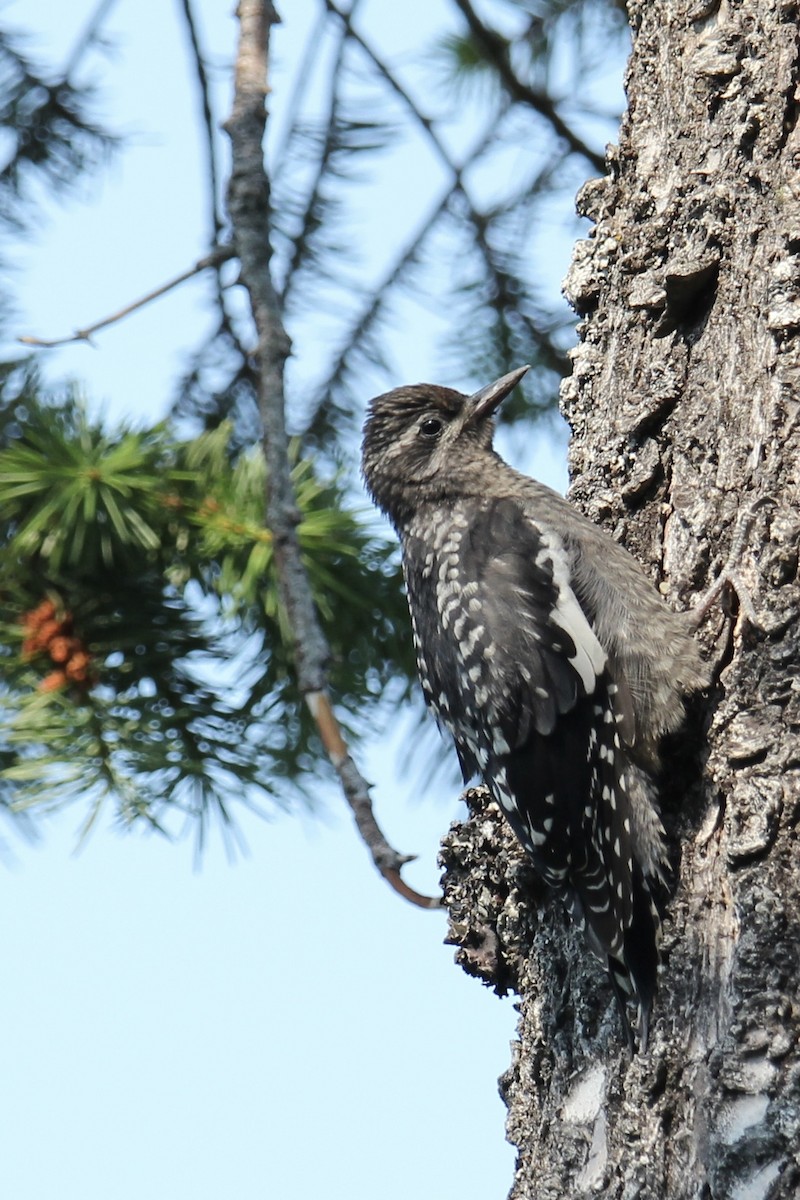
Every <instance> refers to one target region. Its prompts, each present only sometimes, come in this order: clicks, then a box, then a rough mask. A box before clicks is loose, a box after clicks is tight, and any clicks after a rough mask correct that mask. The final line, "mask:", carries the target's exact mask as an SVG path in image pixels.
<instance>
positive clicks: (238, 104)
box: [225, 0, 439, 908]
mask: <svg viewBox="0 0 800 1200" xmlns="http://www.w3.org/2000/svg"><path fill="white" fill-rule="evenodd" d="M237 16H238V19H239V46H238V52H237V56H236V69H235V75H234V101H233V110H232V112H231V116H230V117H229V119H228V121H227V122H226V125H225V128H226V130H227V132H228V134H229V136H230V139H231V146H232V151H233V153H232V169H231V179H230V184H229V188H228V211H229V214H230V219H231V224H232V228H233V236H234V242H235V246H236V252H237V256H238V258H239V261H240V264H241V281H242V283H243V284H244V286H245V287H246V288H247V291H248V294H249V296H250V304H251V307H252V311H253V319H254V322H255V326H256V331H257V335H258V351H257V353H258V363H259V409H260V413H261V420H262V424H263V438H264V453H265V456H266V460H267V498H266V501H267V514H266V515H267V525H268V527H269V528H270V529H271V531H272V535H273V539H274V552H275V566H276V569H277V574H278V582H279V588H280V593H281V600H282V602H283V605H284V608H285V611H286V613H287V616H288V620H289V625H290V628H291V630H292V636H293V640H294V647H293V649H294V661H295V670H296V672H297V682H298V686H299V688H300V691H301V693H302V694H303V696H304V697H305V699H306V703H307V704H308V707H309V711H310V712H311V715H312V716H313V718H314V720H315V722H316V724H317V728H318V730H319V734H320V737H321V738H322V742H323V745H324V746H325V749H326V751H327V753H328V755H329V757H330V760H331V762H332V764H333V766H334V768H335V769H336V772H337V774H338V776H339V779H340V781H341V784H342V789H343V791H344V794H345V797H346V799H347V802H348V804H349V805H350V808H351V809H352V812H353V815H354V817H355V821H356V825H357V827H358V830H359V832H360V834H361V836H362V838H363V839H364V842H365V843H366V845H367V847H368V848H369V850H370V853H371V854H372V859H373V862H374V863H375V866H376V867H377V868H378V870H379V871H380V873H381V875H382V876H383V877H384V879H385V880H386V881H387V882H388V883H389V884H390V885H391V886H392V887H393V888H394V889H395V890H396V891H398V892H399V893H400V894H401V895H403V896H405V898H406V899H408V900H410V901H411V902H412V903H414V904H417V905H419V906H420V907H423V908H436V907H438V906H439V901H438V900H435V899H433V898H431V897H428V896H423V895H420V893H418V892H416V891H414V889H413V888H409V887H408V886H407V884H405V883H404V882H403V880H402V879H401V877H400V871H401V868H402V867H403V865H404V864H405V863H406V862H408V861H409V860H408V858H407V857H406V856H404V855H401V854H399V853H398V852H397V851H396V850H394V849H393V848H392V847H391V846H390V845H389V843H388V842H387V841H386V838H385V837H384V836H383V834H382V833H381V831H380V829H379V827H378V825H377V822H376V821H375V817H374V813H373V811H372V804H371V801H370V796H369V787H368V785H367V782H366V780H365V779H364V778H363V777H362V775H361V774H360V772H359V771H358V769H357V767H356V766H355V763H354V762H353V760H352V758H351V757H350V754H349V752H348V749H347V745H346V743H345V741H344V738H343V736H342V732H341V728H340V726H339V723H338V721H337V720H336V717H335V715H334V712H333V709H332V706H331V702H330V698H329V696H328V690H327V682H328V680H327V669H326V664H327V661H328V657H329V650H328V646H327V643H326V640H325V636H324V634H323V632H322V629H321V627H320V623H319V620H318V617H317V612H316V609H315V607H314V601H313V597H312V594H311V587H310V585H309V581H308V575H307V573H306V570H305V567H304V566H303V562H302V558H301V556H300V548H299V544H298V540H297V525H298V522H299V520H300V512H299V510H298V507H297V500H296V497H295V494H294V489H293V486H292V480H291V474H290V470H289V461H288V455H287V448H288V447H287V435H286V419H285V410H284V390H283V375H284V367H285V363H286V359H287V357H288V355H289V351H290V342H289V338H288V336H287V334H286V331H285V329H284V327H283V321H282V315H281V310H280V304H279V300H278V296H277V294H276V291H275V288H274V286H273V283H272V277H271V273H270V258H271V253H272V252H271V248H270V241H269V180H268V178H267V174H266V171H265V169H264V157H263V151H262V145H263V141H264V134H265V131H266V108H265V103H264V101H265V97H266V95H267V93H268V84H267V78H268V69H267V68H268V51H269V35H270V29H271V27H272V25H273V24H275V23H276V21H277V20H278V17H277V14H276V13H275V10H274V8H273V7H272V5H271V4H270V3H269V0H240V3H239V6H238V9H237Z"/></svg>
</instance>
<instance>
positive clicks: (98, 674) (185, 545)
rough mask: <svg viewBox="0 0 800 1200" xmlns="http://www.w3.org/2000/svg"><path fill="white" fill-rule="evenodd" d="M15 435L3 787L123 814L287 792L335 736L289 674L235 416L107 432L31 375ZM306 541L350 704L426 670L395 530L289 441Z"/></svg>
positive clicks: (258, 496)
mask: <svg viewBox="0 0 800 1200" xmlns="http://www.w3.org/2000/svg"><path fill="white" fill-rule="evenodd" d="M0 427H2V428H4V431H5V432H4V435H3V439H2V444H1V445H0V570H1V571H2V578H3V579H4V580H5V581H7V582H6V583H5V584H4V586H3V589H2V591H1V592H0V656H1V657H2V664H3V669H2V684H1V685H0V706H1V707H2V708H3V710H4V720H3V732H2V735H1V736H0V765H1V768H0V803H3V804H5V805H6V807H11V808H13V809H17V810H30V809H31V808H33V807H36V806H48V807H52V806H57V805H62V804H65V803H68V802H71V801H75V800H78V799H80V800H82V801H83V802H88V805H89V816H88V817H87V825H89V824H91V821H92V820H93V819H94V816H95V815H96V813H97V812H98V811H99V809H100V807H101V806H102V804H103V802H104V801H105V800H107V799H109V798H111V799H113V802H114V803H115V805H116V809H117V812H118V815H119V817H120V819H121V820H122V821H124V822H126V823H127V822H131V821H133V820H140V819H145V820H146V821H149V822H151V823H152V824H154V825H157V826H159V827H162V826H164V825H165V824H166V825H167V826H168V827H171V822H170V820H169V818H168V814H169V813H171V812H176V811H177V812H183V813H185V814H186V815H187V816H192V817H199V818H200V830H201V834H202V832H203V831H204V829H205V826H206V824H207V823H208V821H209V819H211V818H212V817H213V816H217V817H218V818H220V819H221V821H222V822H223V825H224V826H226V827H228V828H231V814H230V810H229V804H230V797H231V796H232V795H235V796H237V798H238V799H239V801H240V802H244V803H246V804H248V805H250V806H252V807H263V805H264V804H266V805H267V806H268V807H269V806H270V805H277V806H282V807H285V806H286V805H287V804H291V803H294V802H295V800H296V799H297V798H298V797H299V795H300V794H301V791H302V789H303V787H304V786H307V784H306V785H304V783H303V777H304V776H306V777H308V776H309V775H310V772H311V771H317V772H318V771H319V769H320V766H321V751H320V748H319V746H318V745H317V743H316V740H315V736H314V732H313V728H312V723H311V721H310V719H309V717H308V715H307V713H306V710H305V706H304V705H303V704H302V702H301V698H300V697H299V695H298V694H297V691H296V689H295V687H294V678H293V672H292V647H291V639H290V637H289V632H288V623H287V620H286V616H285V613H284V612H283V610H282V605H281V602H280V599H279V595H278V588H277V584H276V578H275V572H274V562H273V552H272V540H271V536H270V533H269V530H267V529H266V528H265V527H264V520H263V511H264V490H265V484H266V466H265V462H264V458H263V455H262V453H261V452H260V450H250V451H248V452H247V453H243V454H240V455H238V456H237V457H235V458H232V457H231V455H230V448H229V439H230V429H229V427H227V426H221V427H220V428H218V429H217V430H215V431H213V432H209V433H206V434H203V435H202V436H200V437H199V438H197V439H196V440H194V441H190V442H181V441H179V440H177V439H176V437H175V434H174V433H173V431H172V430H171V429H170V428H169V426H167V425H164V424H162V425H158V426H155V427H153V428H150V429H133V428H122V429H119V430H116V431H114V432H109V431H107V430H105V429H103V428H102V427H101V426H100V425H99V424H98V423H96V422H92V421H90V420H89V418H88V417H87V415H86V412H85V409H84V407H83V406H82V405H81V403H80V402H79V400H78V398H77V397H76V396H74V395H72V396H69V397H67V399H66V401H65V402H64V403H63V404H61V405H59V406H58V407H51V406H48V405H45V404H43V403H41V402H40V401H39V400H38V399H37V398H36V396H35V392H34V390H33V389H31V388H30V387H29V388H28V390H27V392H26V394H25V397H24V401H20V402H17V403H16V404H15V406H14V416H13V419H8V413H7V412H6V414H5V419H4V420H3V421H2V422H0ZM293 474H294V483H295V487H296V489H297V497H298V503H299V506H300V510H301V513H302V520H301V523H300V525H299V527H298V535H299V538H300V544H301V547H302V551H303V557H304V561H305V564H306V566H307V568H308V571H309V577H310V579H311V582H312V587H313V591H314V597H315V600H316V603H317V606H318V608H319V611H320V614H321V618H322V620H323V624H324V627H325V631H326V633H327V635H328V638H329V641H330V645H331V652H332V657H333V665H332V674H333V678H334V684H335V686H336V690H337V696H338V697H339V699H340V702H341V704H342V717H343V719H344V721H345V723H346V724H347V723H348V722H349V724H350V725H351V727H353V728H358V727H359V725H360V723H363V722H364V721H365V720H367V719H368V715H367V714H368V713H369V710H370V708H371V707H374V705H375V703H377V702H378V701H380V700H381V698H382V697H384V696H385V694H386V692H387V689H388V688H389V687H390V685H391V687H392V688H393V691H394V692H395V693H396V692H397V690H398V687H399V688H400V690H401V691H402V690H404V689H406V688H408V686H409V680H410V675H411V671H412V664H411V662H410V661H409V651H408V647H407V639H405V638H403V637H402V636H400V635H399V634H398V632H397V631H398V630H399V629H402V628H403V627H404V625H403V620H402V612H403V600H402V595H401V590H400V581H399V572H398V566H397V562H396V556H395V555H394V553H393V550H392V547H391V545H390V544H389V543H388V542H387V541H386V540H385V539H384V538H382V537H381V536H379V535H377V534H375V533H374V532H373V531H371V530H370V529H369V528H368V527H367V525H366V524H365V522H364V520H363V518H362V517H360V516H359V515H358V514H357V513H354V512H353V511H351V510H350V509H349V508H348V507H347V505H346V503H345V501H344V497H343V495H342V493H341V489H340V488H339V487H338V485H337V483H336V481H335V480H333V481H329V482H321V481H320V480H318V479H317V478H316V476H315V473H314V470H313V469H312V466H311V464H310V463H309V462H308V461H306V460H303V459H301V458H299V457H297V456H296V458H295V463H294V468H293Z"/></svg>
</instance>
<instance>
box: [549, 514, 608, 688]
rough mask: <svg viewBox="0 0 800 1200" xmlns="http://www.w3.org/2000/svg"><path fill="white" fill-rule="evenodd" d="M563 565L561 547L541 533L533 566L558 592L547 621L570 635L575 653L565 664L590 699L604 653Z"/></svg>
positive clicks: (602, 667) (602, 669)
mask: <svg viewBox="0 0 800 1200" xmlns="http://www.w3.org/2000/svg"><path fill="white" fill-rule="evenodd" d="M565 561H566V559H565V555H564V550H563V547H562V546H561V545H560V544H555V543H554V540H553V537H552V535H551V534H548V533H544V532H543V533H542V549H541V550H540V551H539V553H538V554H537V555H536V565H537V567H542V568H549V571H550V574H551V575H552V577H553V582H554V583H555V585H556V588H557V589H558V598H557V600H556V607H555V609H554V610H553V611H552V613H551V614H550V619H551V620H552V622H553V624H554V625H557V626H558V627H559V629H563V630H564V632H565V633H566V634H568V635H569V637H570V640H571V641H572V643H573V645H574V646H575V653H574V654H573V655H571V656H570V657H569V658H568V659H567V661H568V662H570V663H571V664H572V666H573V668H574V670H575V672H576V673H577V674H578V675H579V676H580V679H581V682H582V684H583V686H584V690H585V692H586V695H587V696H591V694H592V693H593V692H594V689H595V684H596V682H597V679H598V677H599V676H600V675H602V673H603V671H604V670H605V666H606V661H607V659H606V652H605V650H604V649H603V647H602V646H601V645H600V643H599V642H598V640H597V635H596V633H595V632H594V630H593V629H592V627H591V625H590V624H589V622H588V621H587V619H586V616H585V614H584V612H583V609H582V608H581V606H580V604H579V603H578V600H577V598H576V596H575V593H574V592H573V590H572V588H571V587H570V584H569V579H568V577H567V571H566V567H565Z"/></svg>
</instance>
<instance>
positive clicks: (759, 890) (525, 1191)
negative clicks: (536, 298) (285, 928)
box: [443, 0, 800, 1200]
mask: <svg viewBox="0 0 800 1200" xmlns="http://www.w3.org/2000/svg"><path fill="white" fill-rule="evenodd" d="M799 10H800V5H798V3H797V2H796V0H638V2H635V3H631V4H630V5H629V11H630V18H631V23H632V26H633V29H634V49H633V55H632V58H631V62H630V66H629V74H628V98H629V109H628V112H627V115H626V117H625V120H624V122H623V126H622V131H621V137H620V145H619V148H618V149H617V150H615V151H614V152H613V153H612V154H611V156H610V160H609V165H610V168H611V170H610V174H609V176H608V177H606V178H605V179H603V180H602V181H596V182H593V183H592V184H590V185H588V186H587V187H586V188H585V189H584V190H583V192H582V195H581V197H580V199H579V204H580V206H581V209H582V211H584V212H585V213H586V215H587V216H589V217H591V218H592V220H593V221H594V223H595V225H594V229H593V232H592V235H591V236H590V237H589V238H588V239H587V240H586V241H584V242H582V243H580V244H579V245H578V247H577V249H576V252H575V257H574V261H573V265H572V267H571V270H570V274H569V278H568V281H567V287H568V293H569V295H570V297H571V299H572V301H573V303H574V305H575V307H576V309H577V310H578V312H579V313H580V314H581V316H582V317H583V321H582V325H581V342H580V346H579V347H578V350H577V351H576V354H575V371H574V374H573V377H572V379H571V380H570V381H568V383H567V384H566V385H565V387H564V390H563V405H564V410H565V413H566V415H567V417H568V419H569V421H570V423H571V425H572V429H573V441H572V449H571V466H572V471H573V479H574V483H573V487H572V492H571V495H572V498H573V499H574V500H575V502H576V503H577V504H578V505H580V507H581V508H583V509H584V510H585V511H586V512H588V513H589V514H590V515H591V516H592V517H593V518H594V519H595V520H597V521H599V522H601V523H602V524H603V525H605V526H606V527H607V528H609V529H611V530H612V531H613V532H614V534H615V535H616V536H617V537H619V538H620V539H621V540H622V541H623V542H624V543H625V544H626V545H627V546H628V547H629V548H630V549H631V550H632V551H633V552H634V553H635V554H636V555H637V557H638V558H639V559H640V560H641V562H642V563H643V564H645V566H646V568H647V569H648V570H649V571H650V572H651V574H652V576H653V579H654V581H655V582H656V583H657V584H658V586H659V587H660V588H661V590H662V592H663V593H664V594H665V596H666V597H667V600H668V602H669V603H671V604H672V605H674V606H675V607H678V608H685V607H689V606H691V604H692V603H694V602H696V600H697V597H698V595H699V594H700V593H701V592H702V591H703V589H705V588H706V587H708V586H709V584H710V583H711V582H712V581H713V580H714V578H715V576H717V575H718V574H719V572H720V570H721V569H722V567H723V566H724V564H725V562H726V559H727V556H728V554H729V552H730V549H731V547H732V545H733V544H734V542H735V541H739V542H740V543H741V542H743V545H742V547H741V559H740V564H739V573H740V577H741V578H740V584H744V585H745V587H746V590H745V588H744V587H742V586H740V588H739V591H738V596H737V595H736V594H733V595H731V597H730V599H729V602H728V604H727V606H725V605H720V606H717V607H715V608H714V609H712V611H711V613H710V615H709V617H708V619H707V621H706V623H705V625H704V627H703V629H702V631H701V634H700V636H701V637H702V638H703V640H704V642H705V644H706V648H707V653H708V657H709V661H710V663H711V665H712V668H713V672H714V678H715V682H714V685H713V686H712V687H711V688H710V689H709V692H708V693H707V694H706V695H704V696H701V697H698V698H696V700H695V701H694V704H693V709H692V713H691V717H690V722H689V728H688V730H687V732H686V733H685V735H684V736H683V737H682V738H680V739H677V740H676V741H675V743H674V745H672V746H670V747H669V748H668V752H667V769H666V771H665V779H664V787H663V806H664V814H665V824H666V826H667V831H668V836H669V841H670V847H671V852H672V857H673V861H674V877H673V880H672V885H671V888H670V892H669V894H668V895H666V896H665V927H664V939H663V957H664V967H663V970H662V974H661V979H660V990H659V995H658V998H657V1002H656V1010H655V1013H654V1023H653V1030H652V1039H651V1046H650V1049H649V1051H648V1053H647V1054H646V1055H640V1056H637V1057H635V1058H634V1059H633V1061H629V1058H628V1055H627V1053H626V1051H625V1047H624V1044H623V1042H622V1040H621V1037H620V1031H619V1027H618V1021H617V1017H616V1015H615V1013H614V1007H613V1002H612V998H611V995H610V991H609V988H608V986H607V984H606V983H605V981H604V978H603V973H602V971H601V969H600V968H599V967H597V968H595V966H594V965H593V964H592V963H591V962H587V960H586V958H585V952H584V950H583V945H582V942H581V939H580V937H579V936H578V934H577V933H576V932H575V931H573V930H571V929H570V928H569V925H568V922H567V918H566V916H565V915H564V913H563V911H562V907H561V905H560V903H559V901H558V900H557V899H555V898H553V897H552V896H548V895H547V894H546V893H545V892H544V890H543V889H542V888H541V886H540V885H538V884H537V883H536V881H535V879H534V878H533V876H532V874H531V872H530V871H529V869H528V868H527V867H526V865H525V863H524V862H523V860H522V857H521V855H520V853H519V852H518V850H517V848H516V846H515V845H514V843H513V840H512V839H511V837H510V835H508V834H507V832H506V830H505V827H504V825H503V824H502V822H501V819H500V817H499V814H498V813H497V812H496V811H495V810H494V808H493V806H492V805H490V804H487V799H486V796H485V794H484V793H483V791H482V789H476V790H475V791H474V792H473V793H472V794H471V799H472V806H471V807H472V815H471V817H470V820H469V821H468V822H467V823H466V824H465V825H463V826H460V827H456V828H454V830H453V831H452V832H451V834H450V835H449V837H448V839H447V841H446V843H445V846H444V849H443V861H444V865H445V868H446V870H445V891H446V898H447V902H448V905H449V908H450V914H451V936H452V938H453V940H454V941H455V942H456V943H457V944H458V945H459V947H460V948H459V951H458V957H459V958H460V960H461V962H462V965H464V966H465V967H466V969H467V970H469V971H471V972H472V973H474V974H477V975H479V976H481V977H482V978H483V979H484V980H485V981H486V982H488V983H490V984H492V985H493V986H495V987H496V988H497V989H498V990H500V991H503V990H506V989H513V990H515V991H516V992H517V993H518V994H519V997H520V1022H519V1041H518V1043H517V1044H516V1047H515V1051H514V1058H513V1062H512V1064H511V1067H510V1069H509V1070H508V1072H507V1074H506V1076H505V1077H504V1079H503V1081H502V1090H503V1094H504V1097H505V1100H506V1103H507V1105H508V1109H509V1115H508V1131H509V1138H510V1140H511V1141H512V1142H513V1143H514V1144H515V1145H516V1146H517V1147H518V1150H519V1155H518V1161H517V1171H516V1176H515V1180H514V1186H513V1189H512V1192H511V1196H512V1197H513V1200H523V1198H529V1197H530V1198H532V1197H536V1198H537V1200H544V1198H548V1200H549V1198H553V1200H555V1198H556V1197H557V1198H559V1200H561V1198H563V1197H578V1196H581V1195H585V1194H602V1195H603V1196H606V1197H619V1198H623V1197H624V1198H625V1200H630V1198H633V1197H637V1198H639V1200H649V1198H654V1200H655V1198H661V1197H669V1198H670V1200H683V1198H689V1197H691V1198H693V1200H694V1198H715V1200H716V1198H720V1200H721V1198H723V1197H724V1198H725V1200H767V1198H770V1200H772V1198H777V1197H787V1198H788V1197H796V1196H797V1195H800V1052H799V1050H798V1034H800V996H799V995H798V979H799V978H800V928H799V927H798V921H799V920H800V903H799V902H800V861H799V860H798V829H797V826H798V817H799V816H800V670H799V669H798V668H800V582H799V581H798V542H799V540H800V403H798V392H799V391H800V127H798V114H799V113H800V108H799V107H798V103H799V102H800V92H798V78H800V11H799ZM748 515H749V516H748ZM737 530H738V531H739V533H742V534H746V536H745V537H743V538H742V537H737V536H736V534H737ZM748 593H749V596H750V598H751V599H752V602H753V606H754V608H755V615H756V618H757V625H755V626H754V625H753V623H752V622H751V621H750V620H748V619H747V614H746V608H747V594H748Z"/></svg>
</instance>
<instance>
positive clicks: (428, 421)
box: [419, 417, 442, 439]
mask: <svg viewBox="0 0 800 1200" xmlns="http://www.w3.org/2000/svg"><path fill="white" fill-rule="evenodd" d="M419 431H420V433H421V434H422V436H423V437H424V438H431V439H433V438H437V437H438V436H439V434H440V433H441V432H442V422H441V421H440V420H439V418H438V417H426V418H425V420H424V421H423V422H422V424H421V425H420V427H419Z"/></svg>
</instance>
